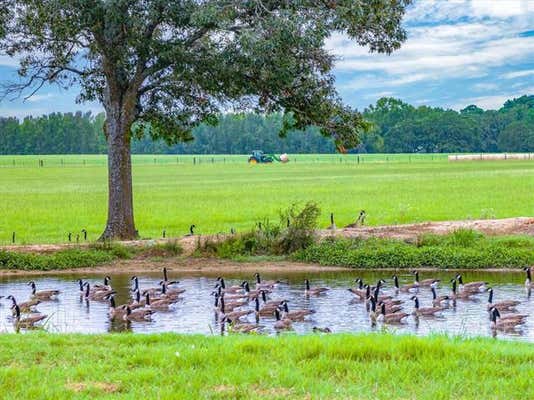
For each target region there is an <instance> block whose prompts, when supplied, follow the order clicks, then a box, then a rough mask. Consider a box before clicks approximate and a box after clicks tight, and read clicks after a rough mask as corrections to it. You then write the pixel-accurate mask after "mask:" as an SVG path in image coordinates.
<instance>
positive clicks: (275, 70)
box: [0, 0, 410, 239]
mask: <svg viewBox="0 0 534 400" xmlns="http://www.w3.org/2000/svg"><path fill="white" fill-rule="evenodd" d="M409 2H410V0H285V1H276V0H0V4H1V7H0V10H2V11H1V12H0V20H4V21H5V22H4V24H3V26H2V29H0V35H2V38H0V52H3V53H5V54H8V55H10V56H12V57H16V58H18V59H19V60H20V68H19V75H20V78H21V79H20V81H18V82H16V83H13V84H11V85H8V86H7V87H6V88H5V93H11V94H12V93H16V94H18V95H21V96H31V95H33V94H34V93H36V92H37V91H38V90H39V89H40V88H41V87H42V86H43V85H45V84H47V83H54V84H58V85H60V86H62V87H65V88H69V87H73V86H74V87H76V88H79V90H80V95H79V100H80V101H86V100H97V101H99V102H101V104H102V105H103V107H104V109H105V111H106V122H105V127H104V133H105V135H106V140H107V144H108V169H109V172H108V174H109V205H108V206H109V208H108V220H107V225H106V228H105V230H104V233H103V234H102V238H106V239H107V238H109V239H130V238H134V237H135V236H136V229H135V224H134V213H133V196H132V171H131V157H130V142H131V138H132V135H143V134H148V135H151V136H152V137H153V138H163V139H165V140H166V141H167V142H169V143H172V142H177V141H186V140H191V139H192V137H191V129H192V128H193V127H194V126H196V125H198V124H199V123H201V122H207V123H216V122H217V115H219V114H220V113H221V112H224V111H226V110H241V109H248V110H255V111H258V112H273V111H282V112H284V114H285V115H286V117H285V118H284V124H283V128H282V131H281V134H282V135H283V134H284V133H285V132H287V131H288V130H290V129H293V128H297V129H299V128H304V127H306V126H308V125H312V124H314V125H317V126H318V127H320V129H321V132H322V133H323V134H324V135H326V136H331V137H333V139H334V140H335V143H336V145H337V146H338V148H340V149H343V148H350V147H354V146H355V145H356V144H357V143H358V133H359V132H360V130H361V129H362V128H363V127H364V126H365V123H364V121H363V119H362V117H361V115H360V114H359V113H358V112H356V111H355V110H353V109H351V108H350V107H347V106H345V105H344V104H342V102H341V100H340V98H339V96H338V95H337V93H336V91H335V88H334V77H333V75H332V73H331V70H332V68H333V64H334V61H335V60H334V57H333V56H332V55H331V54H330V53H329V52H328V51H327V50H326V49H325V41H326V39H328V38H329V37H330V36H331V35H332V34H342V35H345V36H346V37H348V38H350V39H353V40H354V42H355V45H356V44H357V45H362V46H368V48H369V49H370V51H376V52H385V53H390V52H392V51H393V50H395V49H397V48H399V46H400V45H401V43H402V42H403V41H404V40H405V37H406V34H405V31H404V30H403V28H402V26H401V20H402V17H403V15H404V12H405V8H406V7H407V5H408V3H409ZM6 16H7V18H6Z"/></svg>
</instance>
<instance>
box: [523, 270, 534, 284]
mask: <svg viewBox="0 0 534 400" xmlns="http://www.w3.org/2000/svg"><path fill="white" fill-rule="evenodd" d="M523 271H525V272H526V273H527V279H525V287H526V288H527V289H533V288H534V282H532V273H531V271H530V267H525V268H523Z"/></svg>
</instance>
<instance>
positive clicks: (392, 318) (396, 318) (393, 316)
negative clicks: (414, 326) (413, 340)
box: [377, 303, 409, 324]
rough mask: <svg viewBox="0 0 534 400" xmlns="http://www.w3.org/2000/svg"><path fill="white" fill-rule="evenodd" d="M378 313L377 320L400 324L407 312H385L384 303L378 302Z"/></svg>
mask: <svg viewBox="0 0 534 400" xmlns="http://www.w3.org/2000/svg"><path fill="white" fill-rule="evenodd" d="M379 305H380V314H379V315H378V316H377V320H378V321H382V322H384V323H386V324H402V323H403V320H404V318H406V317H408V316H409V314H406V313H404V312H389V313H388V312H386V311H387V310H386V304H385V303H380V304H379Z"/></svg>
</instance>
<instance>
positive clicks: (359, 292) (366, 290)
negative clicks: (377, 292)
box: [348, 278, 371, 300]
mask: <svg viewBox="0 0 534 400" xmlns="http://www.w3.org/2000/svg"><path fill="white" fill-rule="evenodd" d="M356 283H358V288H349V289H348V291H349V292H351V293H352V294H354V295H355V296H357V297H358V298H359V299H360V300H366V299H367V298H368V297H369V296H370V295H371V288H370V287H369V285H365V286H364V285H363V281H362V280H361V279H360V278H358V279H356Z"/></svg>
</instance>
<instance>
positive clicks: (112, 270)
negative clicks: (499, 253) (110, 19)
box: [0, 257, 524, 278]
mask: <svg viewBox="0 0 534 400" xmlns="http://www.w3.org/2000/svg"><path fill="white" fill-rule="evenodd" d="M163 267H167V268H168V269H170V270H172V272H173V273H177V274H204V275H216V274H222V273H231V274H236V273H240V272H246V273H254V272H257V271H259V272H263V273H265V272H267V273H280V272H283V273H296V274H297V273H305V272H310V273H318V272H351V271H354V272H372V271H383V272H399V271H409V270H410V268H352V267H342V266H328V265H320V264H311V263H303V262H296V261H257V262H254V261H233V260H226V259H219V258H196V257H169V258H164V259H162V260H157V261H154V260H149V259H131V260H116V261H113V262H111V263H106V264H102V265H98V266H95V267H81V268H68V269H56V270H47V271H42V270H22V269H3V270H0V278H1V277H16V276H50V275H81V274H85V275H100V274H106V275H118V274H124V273H160V272H161V270H162V268H163ZM417 270H418V271H420V272H464V273H465V272H476V273H480V272H489V273H517V274H524V271H523V270H521V269H517V268H510V269H508V268H486V269H485V268H477V269H472V268H464V269H462V268H447V269H445V268H417Z"/></svg>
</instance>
